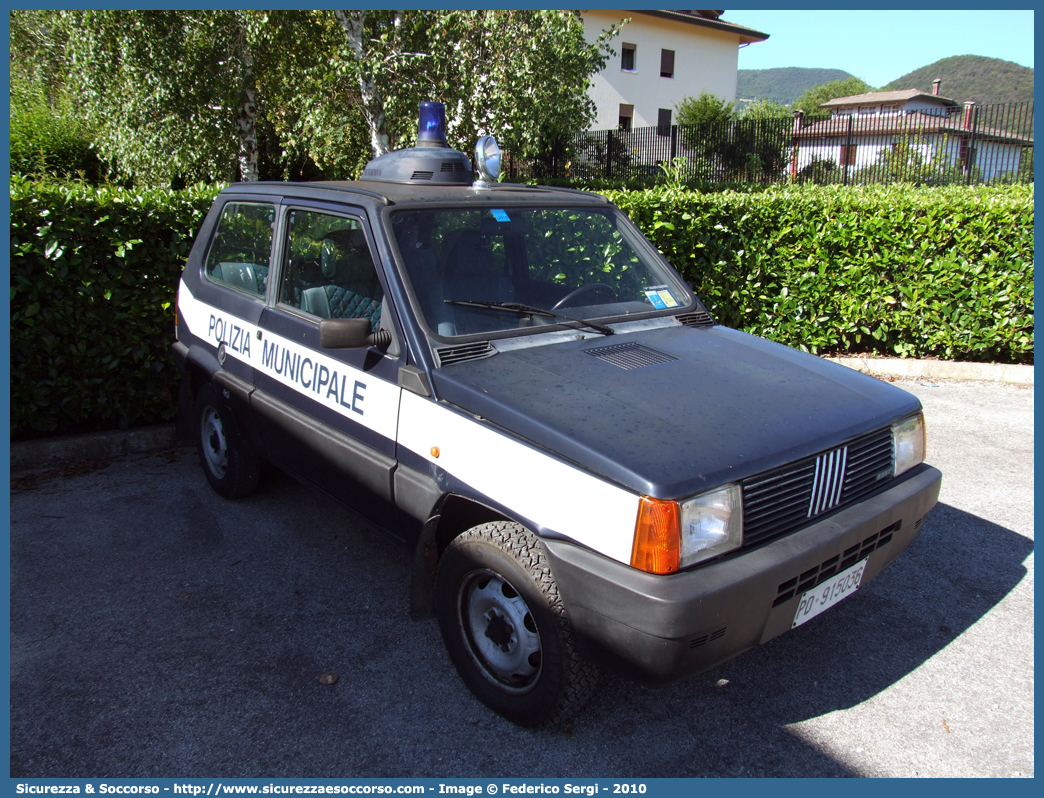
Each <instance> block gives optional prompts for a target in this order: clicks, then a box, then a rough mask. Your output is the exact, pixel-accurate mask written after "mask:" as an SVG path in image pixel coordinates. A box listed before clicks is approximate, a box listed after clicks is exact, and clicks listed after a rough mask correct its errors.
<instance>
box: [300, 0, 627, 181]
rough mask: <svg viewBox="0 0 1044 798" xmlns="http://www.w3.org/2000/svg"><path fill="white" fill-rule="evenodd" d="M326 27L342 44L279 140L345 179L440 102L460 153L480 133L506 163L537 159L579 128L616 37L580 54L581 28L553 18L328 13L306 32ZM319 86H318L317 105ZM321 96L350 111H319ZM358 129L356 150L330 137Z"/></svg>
mask: <svg viewBox="0 0 1044 798" xmlns="http://www.w3.org/2000/svg"><path fill="white" fill-rule="evenodd" d="M333 20H336V21H335V22H333V24H334V25H336V26H339V27H340V28H341V30H342V34H343V36H342V39H341V41H340V42H334V45H333V48H332V50H331V51H330V53H329V58H328V59H327V60H326V61H325V62H324V63H320V64H317V65H316V66H315V67H314V68H312V69H310V70H309V71H308V73H307V75H306V80H305V85H303V87H302V91H301V97H300V100H301V103H300V105H301V107H302V109H303V112H302V116H301V125H300V129H299V131H296V132H291V133H290V135H291V136H292V137H293V138H294V140H295V141H302V142H303V141H305V140H310V141H312V142H314V145H315V150H314V151H313V157H315V158H316V161H317V162H321V163H323V164H334V163H336V164H338V167H339V168H341V169H344V168H348V169H351V170H358V169H359V168H360V167H361V165H362V163H364V162H365V160H367V159H368V158H369V157H371V155H372V154H381V153H383V152H386V151H388V150H390V149H393V148H396V147H399V146H403V145H405V144H408V143H410V142H411V141H412V140H413V138H414V137H415V135H416V116H417V108H418V105H419V103H420V102H421V101H422V100H437V101H440V102H443V103H445V104H446V110H447V117H448V127H449V130H448V134H449V138H450V143H451V144H453V145H454V146H457V147H459V148H461V149H468V148H470V147H471V146H472V144H473V143H474V141H475V138H476V136H477V135H478V134H479V131H484V132H489V133H493V134H494V135H496V136H497V138H498V140H500V141H501V144H502V145H503V146H504V147H505V148H506V149H507V150H509V151H510V152H512V153H513V154H515V155H516V156H519V157H522V158H530V157H534V156H536V155H538V154H539V153H540V151H541V150H542V148H543V147H544V144H545V143H546V142H547V141H551V140H554V139H556V138H561V137H564V136H567V135H569V134H572V133H577V132H580V131H582V130H584V129H585V128H586V127H587V126H588V125H589V123H590V120H591V118H592V116H593V112H594V105H593V103H592V101H591V100H590V98H589V97H588V95H587V88H588V84H589V81H590V77H591V75H593V74H594V73H595V72H597V71H598V70H599V69H601V68H602V67H603V66H604V65H605V61H606V58H607V53H608V52H609V41H610V39H611V38H612V37H613V36H614V35H616V32H617V29H616V28H613V29H610V30H609V31H607V32H605V33H604V34H603V35H602V37H600V39H599V40H598V41H597V42H595V43H594V44H588V43H587V42H586V41H585V39H584V29H583V23H582V21H581V20H580V18H579V17H578V16H577V15H576V14H575V13H573V12H564V11H537V10H514V11H486V10H476V11H449V12H446V11H337V12H334V15H332V16H330V17H329V18H328V19H327V20H325V21H324V20H321V19H317V22H318V23H319V24H325V25H326V26H327V30H329V25H330V24H331V21H333ZM319 87H327V92H326V94H327V97H325V98H324V99H323V101H321V102H320V101H319V100H318V99H317V98H318V97H321V96H322V95H321V94H319V93H318V92H317V89H318V88H319ZM331 88H332V90H333V91H334V93H335V94H336V95H337V96H342V97H346V98H347V97H351V98H354V99H355V102H354V104H352V103H334V104H330V103H329V102H327V99H328V94H329V91H330V89H331ZM360 120H361V121H362V123H363V125H364V129H365V131H366V133H367V135H366V137H365V138H366V139H368V141H367V142H366V146H360V143H361V141H362V137H360V136H359V135H356V134H354V133H353V135H352V138H351V140H350V141H349V140H346V139H345V138H344V137H343V135H342V134H341V133H339V131H344V130H349V129H351V130H353V131H354V130H357V129H358V125H359V121H360ZM334 143H336V145H338V146H331V145H333V144H334ZM345 145H346V146H345Z"/></svg>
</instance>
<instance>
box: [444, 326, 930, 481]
mask: <svg viewBox="0 0 1044 798" xmlns="http://www.w3.org/2000/svg"><path fill="white" fill-rule="evenodd" d="M578 337H579V336H578ZM621 344H624V345H627V346H626V348H627V349H630V350H632V351H630V352H626V351H625V352H623V353H622V358H623V360H624V361H626V364H627V365H631V364H633V363H635V362H640V363H641V362H649V361H656V360H660V361H665V362H657V363H651V364H649V365H640V366H637V367H630V368H623V367H621V365H617V364H615V363H613V362H610V361H611V360H612V359H614V358H613V357H610V360H608V361H607V360H605V359H603V357H604V356H605V355H606V354H608V353H596V354H597V355H600V356H595V355H593V354H592V350H599V349H602V348H605V347H616V346H618V345H621ZM635 345H637V346H639V347H641V350H640V351H634V349H633V348H634V346H635ZM620 356H621V355H620V354H619V353H618V354H617V357H620ZM432 378H433V383H434V387H435V390H436V392H437V394H438V397H439V399H440V401H445V402H449V403H451V404H454V405H457V406H458V407H460V408H462V409H464V410H466V411H467V412H469V413H472V414H474V415H477V416H480V417H482V418H484V419H486V420H487V421H488V422H489V423H491V424H493V425H495V426H497V427H500V428H503V429H504V430H507V431H508V432H510V433H513V434H515V435H517V436H519V437H521V438H524V439H526V440H528V441H531V442H532V443H533V444H535V445H537V446H539V447H542V448H544V449H546V450H548V451H550V452H552V453H554V454H556V455H558V456H559V457H561V458H563V459H565V460H569V461H572V462H574V463H576V464H578V465H580V466H582V467H584V468H586V469H588V470H590V471H592V472H594V473H596V474H600V475H602V476H604V477H606V478H607V479H610V480H612V481H614V482H616V483H619V484H620V485H622V486H624V487H627V488H630V489H631V490H634V491H636V492H638V493H641V494H645V495H649V496H656V497H659V498H682V497H685V496H689V495H692V494H694V493H697V492H699V491H701V490H705V489H708V488H712V487H716V486H717V485H721V484H723V483H726V482H734V481H736V480H740V479H743V478H744V477H748V476H751V475H752V474H756V473H759V472H762V471H766V470H768V469H771V468H774V467H776V466H780V465H783V464H785V463H788V462H790V461H792V460H796V459H799V458H802V457H805V456H807V455H810V454H815V453H816V452H820V451H823V450H825V449H828V448H830V447H832V446H835V445H838V444H841V443H843V442H845V441H846V440H848V439H850V438H853V437H856V436H858V435H861V434H863V433H866V432H870V431H872V430H874V429H879V428H881V427H882V426H885V425H887V424H889V423H891V422H893V421H895V420H897V419H898V418H901V417H903V416H905V415H908V414H910V413H913V412H916V411H917V410H918V409H919V408H920V403H919V402H918V400H917V399H916V398H915V397H913V396H911V395H910V394H908V393H906V392H905V391H902V390H899V389H898V388H895V387H894V386H892V385H889V384H887V383H884V382H881V381H879V380H876V379H874V378H872V377H868V376H866V375H863V374H860V373H858V372H856V371H853V370H851V369H848V368H845V367H843V366H839V365H836V364H834V363H830V362H828V361H824V360H821V359H820V358H818V357H814V356H812V355H808V354H805V353H803V352H799V351H797V350H795V349H790V348H788V347H785V346H782V345H780V344H775V343H772V342H770V341H766V340H764V339H762V338H757V337H755V336H751V335H747V334H745V333H741V332H737V331H736V330H732V329H729V328H727V327H721V326H713V327H682V326H671V327H664V328H659V329H653V330H645V331H641V332H637V333H630V334H618V335H614V336H612V337H600V336H599V337H595V336H590V335H589V336H587V337H585V338H583V339H580V340H572V341H567V342H565V343H556V344H551V345H542V346H533V347H529V348H523V349H513V350H510V351H505V352H500V353H499V354H497V355H495V356H493V357H489V358H485V359H482V360H472V361H467V362H463V363H456V364H453V365H450V366H445V367H443V368H440V369H436V370H435V371H434V372H433V374H432Z"/></svg>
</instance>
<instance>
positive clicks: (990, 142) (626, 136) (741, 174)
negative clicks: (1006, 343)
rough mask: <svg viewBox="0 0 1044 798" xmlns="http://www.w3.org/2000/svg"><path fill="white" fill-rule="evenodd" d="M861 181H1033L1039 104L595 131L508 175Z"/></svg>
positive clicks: (514, 165) (512, 164) (513, 165)
mask: <svg viewBox="0 0 1044 798" xmlns="http://www.w3.org/2000/svg"><path fill="white" fill-rule="evenodd" d="M665 168H668V169H671V170H672V171H673V172H674V176H675V177H676V178H678V179H681V180H685V181H689V180H699V181H707V182H715V183H732V182H735V183H763V184H767V183H781V182H790V181H793V182H814V183H841V184H844V185H861V184H867V183H917V184H922V185H950V184H979V183H1032V182H1033V103H1013V104H1008V105H987V106H977V105H975V104H974V103H967V104H965V105H964V106H963V107H958V108H951V109H940V110H939V111H938V112H932V113H928V112H923V111H916V112H912V113H910V112H902V111H897V112H893V113H883V114H859V113H852V114H851V115H835V116H827V115H825V114H822V115H816V116H804V115H802V114H801V113H800V112H798V113H797V114H795V116H794V118H793V119H770V120H738V121H729V122H722V123H708V124H702V125H690V126H685V125H671V126H669V127H648V128H637V129H635V130H598V131H589V132H587V133H582V134H580V135H578V136H575V137H573V138H572V139H569V140H566V141H561V142H556V143H555V144H553V145H552V146H550V147H548V148H547V150H546V151H545V152H544V153H543V155H542V157H541V158H539V159H537V160H534V161H532V162H529V163H520V162H518V161H517V160H514V159H511V158H510V157H509V158H508V171H509V175H510V176H512V177H527V178H535V179H545V180H546V179H548V178H555V179H570V178H571V179H574V180H578V181H589V180H610V181H621V182H626V181H642V180H648V181H650V182H651V181H652V180H654V179H656V178H658V177H662V176H663V175H664V172H665Z"/></svg>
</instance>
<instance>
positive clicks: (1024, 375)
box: [11, 357, 1033, 475]
mask: <svg viewBox="0 0 1044 798" xmlns="http://www.w3.org/2000/svg"><path fill="white" fill-rule="evenodd" d="M826 359H827V360H832V361H833V362H834V363H840V364H841V365H842V366H847V367H848V368H851V369H855V370H856V371H862V372H865V373H867V374H873V375H877V376H886V377H898V378H902V379H921V380H967V381H977V382H1006V383H1012V384H1015V385H1033V366H1011V365H1006V364H1002V363H953V362H950V361H944V360H905V359H900V358H884V357H882V358H867V357H831V358H826ZM174 435H175V425H174V424H160V425H158V426H155V427H141V428H139V429H132V430H116V431H113V432H92V433H90V434H88V435H68V436H64V437H58V438H45V439H41V440H36V441H20V442H17V443H12V444H11V474H12V475H17V474H27V473H31V472H33V471H43V470H46V469H48V468H54V467H55V466H57V465H61V464H63V463H71V462H76V461H77V460H87V459H92V460H111V459H112V458H114V457H120V456H122V455H126V454H141V453H145V452H154V451H158V450H161V449H171V448H173V447H174V440H175V439H174Z"/></svg>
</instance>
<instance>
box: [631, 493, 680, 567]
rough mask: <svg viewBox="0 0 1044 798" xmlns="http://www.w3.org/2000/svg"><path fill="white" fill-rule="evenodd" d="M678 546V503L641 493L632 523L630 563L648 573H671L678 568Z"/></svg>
mask: <svg viewBox="0 0 1044 798" xmlns="http://www.w3.org/2000/svg"><path fill="white" fill-rule="evenodd" d="M680 549H681V524H680V521H679V513H678V503H677V502H674V501H664V500H663V499H652V498H649V497H648V496H643V497H642V499H641V502H640V503H639V505H638V520H637V521H636V522H635V525H634V548H633V549H632V550H631V565H632V566H633V567H635V568H638V569H640V570H642V571H647V572H648V573H650V574H673V573H674V572H675V571H677V570H678V562H679V559H680Z"/></svg>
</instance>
